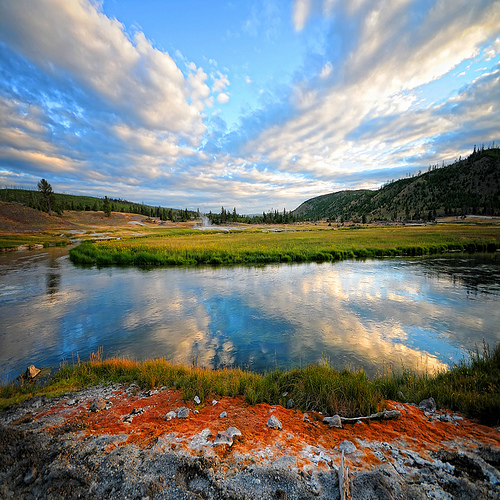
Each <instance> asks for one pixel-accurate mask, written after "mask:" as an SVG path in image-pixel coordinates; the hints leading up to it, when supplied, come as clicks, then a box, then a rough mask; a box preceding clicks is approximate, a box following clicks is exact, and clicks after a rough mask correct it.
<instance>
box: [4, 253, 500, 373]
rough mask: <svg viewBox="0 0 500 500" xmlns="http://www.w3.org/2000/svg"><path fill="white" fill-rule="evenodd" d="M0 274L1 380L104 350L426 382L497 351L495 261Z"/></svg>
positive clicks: (63, 266) (57, 262)
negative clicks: (398, 370)
mask: <svg viewBox="0 0 500 500" xmlns="http://www.w3.org/2000/svg"><path fill="white" fill-rule="evenodd" d="M4 257H6V258H4ZM0 276H1V277H2V280H1V284H0V357H1V359H0V361H1V367H2V368H1V370H2V371H1V372H0V376H1V377H2V378H5V377H10V378H12V377H13V376H15V375H17V374H18V373H20V372H21V371H23V370H24V369H25V368H26V366H27V364H30V363H32V362H34V363H35V364H37V365H51V366H58V365H59V363H60V362H61V360H62V359H63V358H66V359H68V360H70V361H71V358H72V357H76V355H77V353H78V355H79V356H80V358H82V359H86V358H87V357H88V356H89V354H90V353H91V352H95V351H97V350H98V348H99V347H101V346H102V347H103V348H104V353H105V355H107V356H124V357H129V358H133V359H145V358H151V357H164V358H166V359H168V360H170V361H173V362H176V363H183V364H197V365H199V366H210V367H214V368H217V367H221V366H234V365H236V366H241V367H245V368H249V369H252V370H266V369H271V368H274V367H275V366H279V367H282V368H290V367H295V366H300V365H303V366H304V365H306V364H308V363H316V362H321V361H322V360H325V359H326V360H328V361H329V362H330V363H331V364H333V365H334V366H336V367H338V368H341V367H345V366H349V367H352V368H358V367H362V368H364V369H365V370H366V371H367V372H368V373H369V374H374V373H376V372H377V370H380V369H381V367H382V365H383V364H384V363H385V364H387V363H392V364H393V365H394V366H396V367H400V366H402V365H404V366H407V367H419V368H423V369H427V370H429V371H433V370H435V369H438V368H442V367H444V366H446V365H448V364H449V363H450V362H452V361H457V360H459V359H460V358H461V357H462V355H463V354H464V353H465V352H466V351H467V349H471V348H474V344H481V343H482V341H483V339H485V340H486V342H488V343H490V344H495V343H496V342H498V341H500V332H499V328H498V326H497V325H499V324H500V308H499V307H498V305H499V303H500V292H499V289H498V284H499V283H500V265H499V264H498V262H494V261H493V262H492V261H490V262H484V261H481V260H479V261H476V260H472V259H470V258H469V259H465V260H464V259H457V260H443V259H421V260H403V259H394V260H390V259H387V260H375V261H364V262H361V261H345V262H340V263H337V264H334V265H332V264H329V263H325V264H319V265H318V264H304V265H274V266H267V267H237V268H230V269H225V268H204V269H154V270H150V271H144V270H138V269H118V268H109V269H101V270H99V269H79V268H76V267H74V266H73V265H72V264H71V263H70V262H69V260H68V257H67V254H66V253H65V251H51V252H39V253H33V254H27V255H23V256H21V255H20V254H18V255H17V256H1V258H0ZM478 277H479V278H478ZM481 277H483V278H484V279H483V278H481ZM471 293H474V296H473V299H471Z"/></svg>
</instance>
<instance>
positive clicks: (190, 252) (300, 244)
mask: <svg viewBox="0 0 500 500" xmlns="http://www.w3.org/2000/svg"><path fill="white" fill-rule="evenodd" d="M498 248H500V227H499V226H449V225H443V226H439V225H436V226H426V227H377V228H366V229H363V230H361V231H350V230H325V229H322V230H312V231H295V232H293V231H292V232H281V233H263V232H256V231H236V232H230V233H212V232H196V231H192V230H189V231H185V230H184V231H182V232H181V231H178V232H176V231H175V230H171V231H169V232H168V233H165V235H163V236H161V235H154V236H148V237H142V238H133V239H132V238H131V239H122V240H120V241H110V242H94V243H92V242H84V243H82V244H81V245H79V246H78V247H76V248H74V249H72V250H71V251H70V257H71V260H72V261H73V262H75V263H81V264H96V265H99V266H107V265H135V266H176V265H205V264H215V265H221V264H222V265H232V264H262V263H271V262H323V261H338V260H341V259H346V258H368V257H384V256H396V255H402V256H416V255H427V254H438V253H444V252H448V251H463V252H468V253H473V252H494V251H496V250H497V249H498Z"/></svg>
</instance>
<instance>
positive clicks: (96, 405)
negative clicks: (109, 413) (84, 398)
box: [90, 398, 106, 413]
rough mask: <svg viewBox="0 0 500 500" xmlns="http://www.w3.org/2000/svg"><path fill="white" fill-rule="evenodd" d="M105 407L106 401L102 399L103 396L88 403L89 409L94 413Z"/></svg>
mask: <svg viewBox="0 0 500 500" xmlns="http://www.w3.org/2000/svg"><path fill="white" fill-rule="evenodd" d="M105 409H106V401H104V399H103V398H97V399H94V401H92V404H91V405H90V411H93V412H94V413H97V412H98V411H101V410H105Z"/></svg>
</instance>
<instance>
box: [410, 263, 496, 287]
mask: <svg viewBox="0 0 500 500" xmlns="http://www.w3.org/2000/svg"><path fill="white" fill-rule="evenodd" d="M499 257H500V255H496V254H495V256H493V257H492V256H490V255H487V256H467V257H443V258H439V259H437V258H432V259H425V258H424V259H422V260H420V261H419V263H420V265H421V266H422V267H423V268H424V271H425V273H426V274H428V275H430V276H434V277H436V276H437V277H440V276H445V277H446V278H447V279H449V280H450V281H451V282H452V283H454V284H460V285H463V286H465V287H466V288H467V291H468V292H473V293H475V294H478V293H484V294H492V295H500V260H499Z"/></svg>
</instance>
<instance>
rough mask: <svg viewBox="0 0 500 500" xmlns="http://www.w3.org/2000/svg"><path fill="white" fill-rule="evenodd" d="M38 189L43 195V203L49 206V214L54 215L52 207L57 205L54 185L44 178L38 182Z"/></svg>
mask: <svg viewBox="0 0 500 500" xmlns="http://www.w3.org/2000/svg"><path fill="white" fill-rule="evenodd" d="M38 191H39V192H40V194H41V195H42V200H43V204H44V205H45V206H46V207H47V210H48V212H49V215H52V207H53V206H54V205H55V195H54V191H52V186H51V185H50V184H49V183H48V182H47V181H46V180H45V179H42V180H41V181H40V182H39V183H38Z"/></svg>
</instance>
